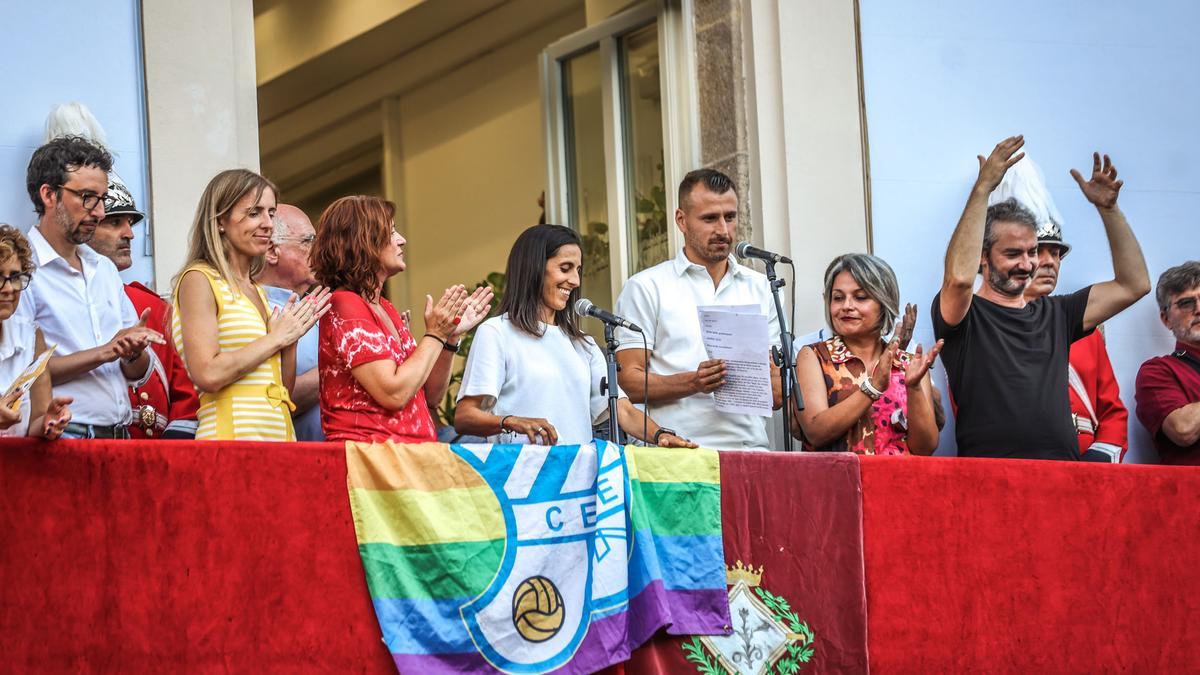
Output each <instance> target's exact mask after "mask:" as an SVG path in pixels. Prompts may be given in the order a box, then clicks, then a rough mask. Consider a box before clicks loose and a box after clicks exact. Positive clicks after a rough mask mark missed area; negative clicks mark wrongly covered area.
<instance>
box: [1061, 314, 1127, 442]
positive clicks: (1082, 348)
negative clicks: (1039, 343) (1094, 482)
mask: <svg viewBox="0 0 1200 675" xmlns="http://www.w3.org/2000/svg"><path fill="white" fill-rule="evenodd" d="M1070 362H1071V367H1072V368H1073V369H1075V372H1076V373H1077V374H1078V376H1079V379H1078V381H1079V383H1080V384H1082V385H1083V390H1084V392H1085V393H1086V394H1087V397H1088V399H1089V401H1090V402H1091V408H1092V410H1091V411H1089V410H1088V406H1086V405H1084V402H1083V399H1082V398H1081V397H1080V395H1079V393H1078V392H1077V391H1075V387H1074V386H1071V387H1068V389H1069V390H1070V398H1071V412H1072V413H1074V414H1075V415H1076V418H1077V419H1079V420H1084V421H1083V422H1081V423H1080V424H1077V426H1076V428H1077V429H1079V452H1083V451H1085V450H1087V449H1088V448H1090V447H1092V445H1093V444H1095V443H1104V444H1107V445H1108V446H1110V447H1116V448H1120V453H1121V454H1120V456H1121V458H1124V457H1125V452H1126V451H1127V450H1128V449H1129V411H1128V410H1127V409H1126V408H1125V404H1124V403H1121V389H1120V387H1119V386H1117V377H1116V375H1114V374H1113V369H1112V362H1111V361H1109V359H1108V349H1107V348H1106V347H1105V346H1104V335H1103V334H1102V333H1101V332H1100V330H1099V329H1097V330H1095V331H1092V334H1091V335H1088V336H1087V337H1085V338H1083V339H1082V340H1078V341H1077V342H1075V343H1074V344H1072V345H1071V355H1070ZM1092 412H1094V413H1095V417H1094V420H1095V422H1094V426H1095V431H1091V430H1089V429H1088V427H1089V426H1092V425H1093V416H1092Z"/></svg>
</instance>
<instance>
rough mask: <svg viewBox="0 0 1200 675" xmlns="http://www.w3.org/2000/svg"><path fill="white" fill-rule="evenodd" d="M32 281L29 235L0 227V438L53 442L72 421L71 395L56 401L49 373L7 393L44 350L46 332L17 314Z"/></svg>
mask: <svg viewBox="0 0 1200 675" xmlns="http://www.w3.org/2000/svg"><path fill="white" fill-rule="evenodd" d="M32 278H33V252H32V250H30V248H29V242H28V241H27V240H26V239H25V235H23V234H21V232H20V231H18V230H17V229H16V228H14V227H11V226H9V225H0V387H4V389H3V390H0V391H5V392H7V393H6V394H5V395H4V396H3V397H0V436H37V437H41V438H46V439H50V440H53V439H55V438H58V437H59V436H61V435H62V432H63V429H64V428H66V426H67V423H68V422H70V421H71V411H70V409H69V408H68V406H69V405H70V404H71V398H70V397H66V396H63V397H54V396H52V395H51V392H50V373H49V372H48V371H43V372H42V373H41V375H39V376H38V377H37V379H35V380H34V381H33V385H32V386H30V387H20V388H17V389H16V390H14V391H8V389H9V388H11V387H12V386H13V384H14V383H15V382H16V379H17V378H18V377H19V376H20V375H21V373H22V372H24V370H25V368H27V367H28V366H29V364H30V363H33V360H34V359H35V358H37V356H38V355H39V354H41V353H42V352H43V351H45V350H46V343H45V340H44V339H43V338H42V331H40V330H38V329H37V328H36V327H35V326H34V325H33V323H32V322H31V321H30V320H29V318H28V317H26V316H23V315H22V314H20V313H17V307H18V306H19V305H20V302H21V291H23V290H25V288H26V287H27V286H29V281H30V280H31V279H32Z"/></svg>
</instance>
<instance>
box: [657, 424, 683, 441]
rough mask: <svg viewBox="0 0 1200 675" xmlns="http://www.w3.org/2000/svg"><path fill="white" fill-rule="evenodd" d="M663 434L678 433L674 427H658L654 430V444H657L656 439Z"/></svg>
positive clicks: (675, 434)
mask: <svg viewBox="0 0 1200 675" xmlns="http://www.w3.org/2000/svg"><path fill="white" fill-rule="evenodd" d="M663 434H671V435H672V436H678V435H679V434H677V433H675V430H674V429H668V428H666V427H659V428H658V431H656V432H654V444H655V445H658V439H660V438H662V435H663Z"/></svg>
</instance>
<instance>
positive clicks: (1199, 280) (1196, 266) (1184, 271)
mask: <svg viewBox="0 0 1200 675" xmlns="http://www.w3.org/2000/svg"><path fill="white" fill-rule="evenodd" d="M1196 286H1200V260H1189V261H1187V262H1185V263H1183V264H1182V265H1176V266H1175V267H1172V268H1171V269H1169V270H1167V271H1166V272H1163V273H1162V276H1160V277H1159V278H1158V286H1157V288H1155V289H1154V299H1155V300H1157V301H1158V308H1159V310H1161V311H1164V312H1165V311H1167V303H1168V302H1170V300H1171V296H1172V295H1175V294H1176V293H1182V292H1184V291H1187V290H1191V289H1193V288H1195V287H1196Z"/></svg>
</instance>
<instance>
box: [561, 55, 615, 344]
mask: <svg viewBox="0 0 1200 675" xmlns="http://www.w3.org/2000/svg"><path fill="white" fill-rule="evenodd" d="M561 63H562V82H563V118H564V121H565V122H566V134H565V136H566V164H567V189H568V195H567V204H568V213H569V217H570V218H571V222H569V223H565V224H566V225H570V226H571V227H573V228H574V229H575V230H576V231H577V232H579V235H580V237H581V238H582V239H583V279H582V280H581V283H582V289H581V291H582V293H583V297H586V298H589V299H590V300H591V301H592V302H594V303H596V305H597V306H600V307H605V308H611V307H612V305H613V297H612V282H611V279H610V269H611V267H612V266H611V264H610V260H609V252H608V201H607V200H608V186H607V185H606V183H605V171H604V110H603V104H602V102H601V98H600V73H601V68H600V52H599V51H598V50H596V49H593V50H591V51H588V52H585V53H583V54H579V55H577V56H573V57H571V58H569V59H564V60H563V61H562V62H561ZM593 324H595V325H593ZM584 327H585V328H586V329H587V330H588V332H589V333H592V334H596V335H603V327H602V326H600V325H599V322H597V321H592V320H585V321H584Z"/></svg>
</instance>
